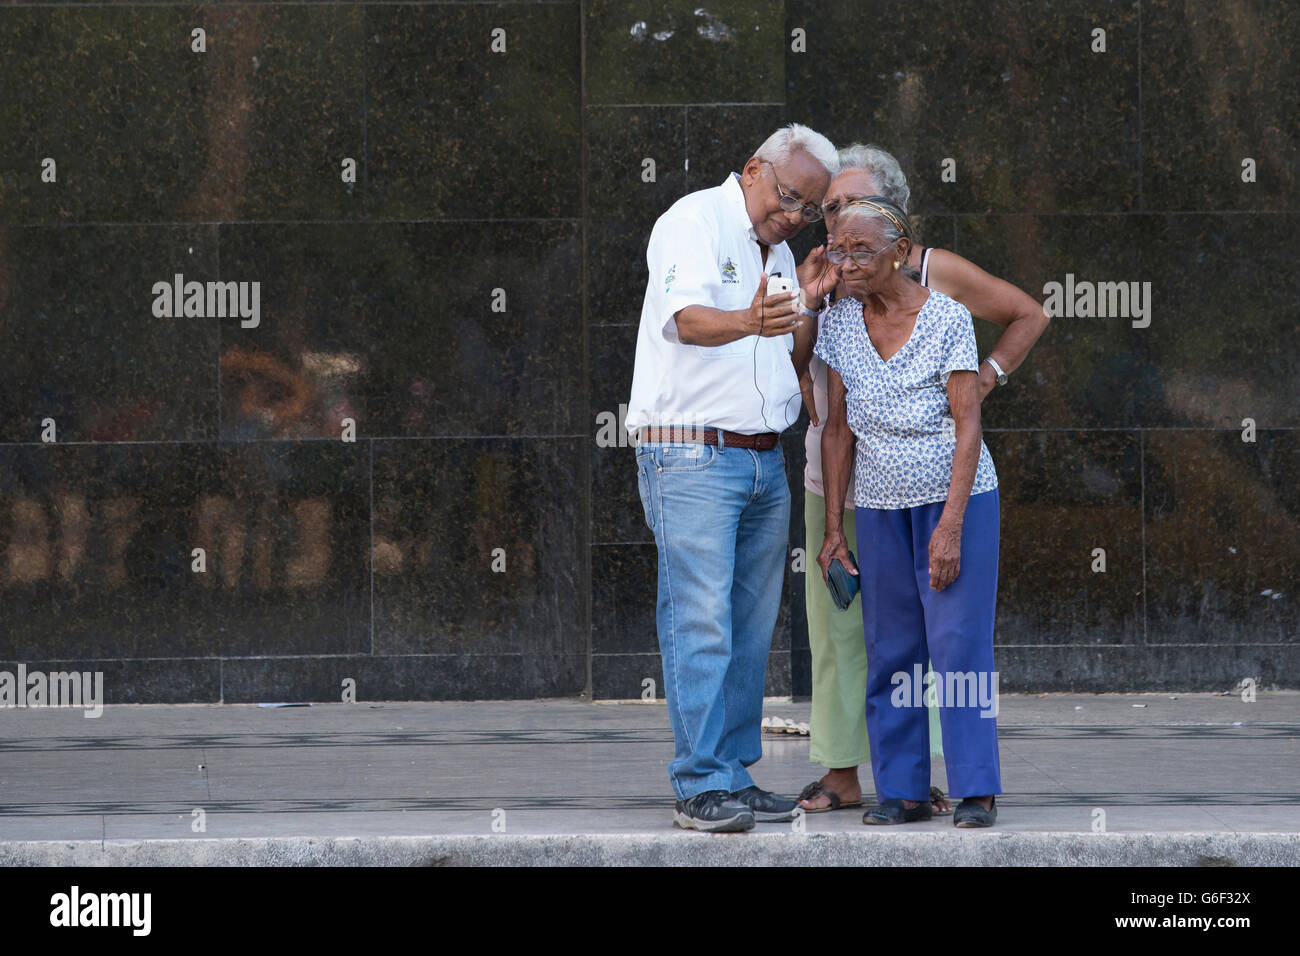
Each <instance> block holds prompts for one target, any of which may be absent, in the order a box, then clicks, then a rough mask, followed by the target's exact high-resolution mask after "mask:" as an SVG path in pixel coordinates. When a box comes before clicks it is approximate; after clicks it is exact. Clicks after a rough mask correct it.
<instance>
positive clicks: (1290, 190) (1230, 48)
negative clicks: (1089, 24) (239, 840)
mask: <svg viewBox="0 0 1300 956" xmlns="http://www.w3.org/2000/svg"><path fill="white" fill-rule="evenodd" d="M1298 41H1300V8H1297V7H1296V6H1295V5H1293V4H1285V3H1268V2H1261V0H1248V2H1244V3H1243V2H1239V0H1234V2H1227V0H1210V2H1202V3H1196V4H1188V3H1182V2H1175V0H1147V2H1146V3H1143V4H1142V115H1143V122H1142V172H1143V200H1144V204H1145V208H1146V209H1149V210H1150V209H1178V210H1186V209H1196V210H1209V209H1290V210H1293V211H1294V210H1296V209H1297V208H1300V172H1298V171H1297V167H1296V162H1295V155H1296V151H1297V149H1298V148H1300V140H1298V138H1297V131H1296V117H1297V116H1298V115H1300V87H1297V85H1296V76H1297V75H1300V59H1297V54H1296V47H1297V42H1298ZM1247 158H1250V159H1253V160H1254V161H1255V171H1254V175H1255V182H1249V183H1248V182H1243V181H1242V174H1243V167H1242V161H1243V160H1245V159H1247Z"/></svg>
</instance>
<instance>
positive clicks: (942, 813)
mask: <svg viewBox="0 0 1300 956" xmlns="http://www.w3.org/2000/svg"><path fill="white" fill-rule="evenodd" d="M947 799H948V798H947V797H946V796H944V793H943V791H942V790H940V789H939V788H938V787H931V788H930V805H931V806H932V807H934V815H935V816H936V817H946V816H948V814H950V813H952V806H951V805H949V807H948V809H947V810H940V809H939V801H940V800H947Z"/></svg>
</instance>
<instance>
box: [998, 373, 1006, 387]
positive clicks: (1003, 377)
mask: <svg viewBox="0 0 1300 956" xmlns="http://www.w3.org/2000/svg"><path fill="white" fill-rule="evenodd" d="M998 384H999V385H1005V384H1007V374H1006V372H1003V373H1002V374H1001V375H999V376H998Z"/></svg>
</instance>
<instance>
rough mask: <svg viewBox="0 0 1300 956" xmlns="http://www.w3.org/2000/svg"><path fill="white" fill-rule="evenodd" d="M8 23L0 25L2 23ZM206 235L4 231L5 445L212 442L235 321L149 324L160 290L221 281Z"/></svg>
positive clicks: (0, 239)
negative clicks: (223, 327)
mask: <svg viewBox="0 0 1300 956" xmlns="http://www.w3.org/2000/svg"><path fill="white" fill-rule="evenodd" d="M2 19H3V17H0V20H2ZM215 257H216V242H215V236H214V234H213V229H212V228H211V227H208V226H191V227H177V228H170V227H148V226H58V227H41V226H32V227H9V228H4V227H0V351H3V353H4V354H5V355H6V356H7V357H8V359H9V362H8V364H9V372H8V376H7V379H8V380H7V383H6V387H5V388H4V389H3V391H2V393H0V440H3V441H15V442H38V441H41V440H42V433H43V432H44V425H43V424H42V422H43V420H44V419H46V418H52V419H54V424H55V429H56V431H55V435H56V438H57V440H58V441H61V442H67V441H161V440H166V439H172V440H177V439H200V438H211V437H214V436H215V435H216V429H217V343H218V335H219V329H218V325H219V324H220V323H221V322H231V321H238V320H232V319H217V318H194V317H185V316H183V315H182V316H178V317H174V318H173V317H167V318H159V317H156V316H155V315H154V314H153V309H154V304H155V296H154V294H153V291H152V290H153V287H154V284H155V283H157V282H164V283H168V284H170V283H172V281H173V278H174V276H175V275H176V274H177V273H181V274H184V275H185V276H186V277H187V279H209V278H214V277H215V274H216V269H215V261H216V258H215Z"/></svg>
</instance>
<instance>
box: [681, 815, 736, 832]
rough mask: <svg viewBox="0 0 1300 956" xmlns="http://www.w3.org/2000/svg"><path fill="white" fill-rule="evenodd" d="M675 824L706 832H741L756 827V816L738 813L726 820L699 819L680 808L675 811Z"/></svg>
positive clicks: (683, 827) (684, 828)
mask: <svg viewBox="0 0 1300 956" xmlns="http://www.w3.org/2000/svg"><path fill="white" fill-rule="evenodd" d="M673 826H675V827H681V829H683V830H701V831H703V832H705V833H739V832H740V831H742V830H752V829H754V816H753V814H748V813H738V814H736V815H735V816H734V817H729V818H728V819H726V820H699V819H697V818H695V817H692V816H688V815H686V814H685V813H682V811H680V810H674V811H673Z"/></svg>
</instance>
